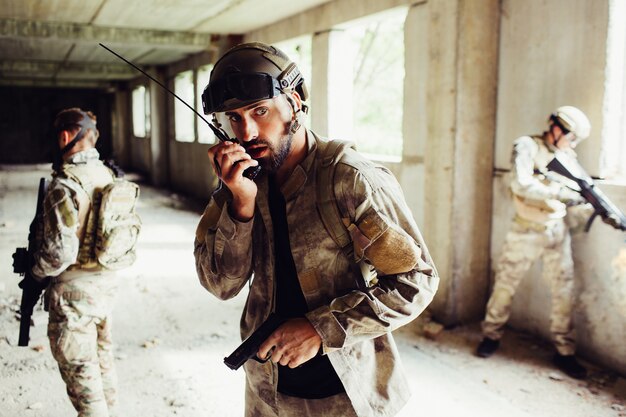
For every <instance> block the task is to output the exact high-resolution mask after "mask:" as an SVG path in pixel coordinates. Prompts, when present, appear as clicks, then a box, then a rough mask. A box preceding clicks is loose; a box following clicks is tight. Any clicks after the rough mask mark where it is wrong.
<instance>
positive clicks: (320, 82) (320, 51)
mask: <svg viewBox="0 0 626 417" xmlns="http://www.w3.org/2000/svg"><path fill="white" fill-rule="evenodd" d="M348 41H349V40H348V38H347V36H346V34H345V32H344V31H341V30H328V31H324V32H320V33H316V34H314V35H313V40H312V47H311V55H312V62H313V63H314V65H313V69H312V75H311V78H312V79H311V85H312V86H313V88H314V89H315V91H314V92H313V93H312V94H311V128H312V129H313V131H315V132H316V133H318V134H320V135H322V136H327V137H329V138H334V139H353V138H354V135H353V134H352V130H353V129H352V127H353V123H352V111H353V110H352V105H351V103H352V89H353V82H352V77H353V69H352V66H353V62H354V59H353V58H354V57H353V56H352V53H351V52H349V51H352V49H353V48H349V47H347V45H346V42H348Z"/></svg>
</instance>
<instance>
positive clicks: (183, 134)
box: [174, 70, 196, 142]
mask: <svg viewBox="0 0 626 417" xmlns="http://www.w3.org/2000/svg"><path fill="white" fill-rule="evenodd" d="M174 92H175V93H176V95H177V96H179V97H180V98H181V99H183V100H184V101H186V102H187V103H193V102H194V98H195V97H194V96H195V94H194V83H193V71H191V70H189V71H184V72H181V73H178V74H176V76H175V77H174ZM195 118H196V115H195V114H194V113H193V112H192V111H191V110H190V109H189V108H187V106H185V105H184V104H183V103H181V102H180V100H174V138H175V139H176V140H177V141H178V142H193V141H194V140H195V124H194V123H195V120H194V119H195Z"/></svg>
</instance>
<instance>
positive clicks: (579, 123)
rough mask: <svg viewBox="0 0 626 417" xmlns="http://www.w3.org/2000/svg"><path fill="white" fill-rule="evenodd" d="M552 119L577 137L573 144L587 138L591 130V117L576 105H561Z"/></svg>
mask: <svg viewBox="0 0 626 417" xmlns="http://www.w3.org/2000/svg"><path fill="white" fill-rule="evenodd" d="M550 120H551V121H552V122H553V123H555V124H556V125H558V126H559V127H560V128H561V129H563V130H565V131H567V132H572V133H573V134H574V136H575V139H574V140H573V141H572V145H573V146H576V145H577V144H579V143H580V142H582V141H583V140H585V139H587V138H588V137H589V133H590V132H591V123H590V122H589V119H588V118H587V116H586V115H585V113H583V112H582V111H581V110H580V109H578V108H576V107H574V106H561V107H559V108H558V109H556V111H555V112H554V113H552V115H551V116H550Z"/></svg>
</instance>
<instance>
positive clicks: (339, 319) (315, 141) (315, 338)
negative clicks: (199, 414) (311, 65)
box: [194, 43, 438, 417]
mask: <svg viewBox="0 0 626 417" xmlns="http://www.w3.org/2000/svg"><path fill="white" fill-rule="evenodd" d="M306 98H307V92H306V88H305V86H304V83H303V80H302V77H301V75H300V74H299V72H298V71H297V68H296V67H295V65H293V64H292V63H291V62H290V60H289V58H288V57H287V56H286V55H285V54H284V53H283V52H281V51H279V50H278V49H276V48H273V47H271V46H269V45H265V44H260V43H252V44H243V45H240V46H238V47H235V48H234V49H231V50H230V51H229V52H227V53H226V54H225V55H224V56H223V57H222V58H221V59H220V60H219V61H218V62H217V63H216V65H215V67H214V69H213V72H212V73H211V77H210V81H209V85H208V86H207V88H206V90H205V93H204V95H203V101H204V105H205V113H207V114H210V113H213V114H214V116H215V117H214V122H217V123H219V126H220V127H221V128H223V129H225V130H232V132H230V131H229V132H226V133H228V134H229V135H230V137H236V138H237V139H238V140H239V141H240V143H241V144H238V143H234V142H223V143H220V144H218V145H215V146H214V147H212V148H211V149H210V150H209V157H210V159H211V161H212V163H213V166H214V169H215V171H216V173H217V174H218V175H219V177H220V179H221V181H222V186H221V188H220V189H218V191H216V192H215V193H214V194H213V196H212V198H211V200H210V202H209V204H208V206H207V208H206V210H205V212H204V214H203V216H202V218H201V220H200V223H199V225H198V229H197V233H196V239H195V252H194V253H195V258H196V267H197V271H198V276H199V278H200V282H201V284H202V285H203V286H204V287H205V288H206V289H207V290H208V291H210V292H211V293H213V294H214V295H215V296H217V297H218V298H220V299H229V298H232V297H234V296H236V295H237V294H238V293H239V292H240V291H241V290H242V289H244V288H248V287H249V294H248V298H247V302H246V306H245V309H244V312H243V316H242V319H241V336H242V338H245V337H247V336H249V335H250V334H251V333H252V332H253V331H254V330H255V329H256V328H258V327H259V326H260V325H261V323H263V321H264V320H266V318H267V317H268V315H269V314H270V312H275V313H277V314H278V315H280V316H283V317H285V318H288V319H289V320H287V322H286V323H285V324H283V325H282V326H280V327H279V328H278V329H277V330H276V331H275V332H274V333H272V334H271V335H270V336H269V338H268V339H267V340H266V341H265V342H264V343H263V344H261V346H260V348H259V351H258V353H257V356H258V357H260V358H267V357H268V356H269V355H271V358H270V359H271V360H270V361H267V362H266V363H259V362H256V361H253V360H249V361H247V362H246V363H245V365H244V367H245V372H246V405H245V415H246V416H249V417H252V416H259V417H260V416H263V417H267V416H278V415H281V416H321V415H323V416H329V417H334V416H336V417H339V416H342V417H343V416H355V415H356V416H361V417H363V416H392V415H395V414H396V413H397V412H398V411H399V410H400V409H401V408H402V406H403V405H404V404H405V403H406V401H407V400H408V398H409V390H408V384H407V381H406V379H405V377H404V375H403V371H402V366H401V364H400V361H399V357H398V351H397V349H396V345H395V343H394V340H393V337H392V336H391V331H393V330H394V329H397V328H398V327H400V326H402V325H404V324H406V323H408V322H410V321H411V320H413V319H414V318H415V317H417V316H418V315H419V314H420V313H421V312H422V311H423V310H424V309H425V308H426V306H427V305H428V304H429V303H430V301H431V300H432V298H433V295H434V293H435V291H436V288H437V285H438V276H437V272H436V270H435V267H434V266H433V263H432V260H431V258H430V256H429V254H428V250H427V248H426V245H425V244H424V241H423V239H422V237H421V235H420V232H419V230H418V228H417V226H416V224H415V221H414V220H413V217H412V215H411V213H410V211H409V209H408V207H407V205H406V203H405V201H404V197H403V194H402V191H401V189H400V186H399V184H398V183H397V182H396V180H395V179H394V177H393V176H392V175H391V173H390V172H389V171H388V170H386V169H385V168H382V167H380V166H377V165H375V164H373V163H371V162H370V161H368V160H367V159H365V158H363V157H361V156H360V155H359V154H358V153H356V152H355V151H353V150H352V149H346V150H345V154H343V156H342V157H341V158H339V160H333V159H332V158H325V157H324V155H325V154H326V153H325V152H326V150H327V147H328V146H330V145H329V144H330V143H331V142H329V141H327V140H325V139H321V138H319V137H318V136H316V135H315V134H314V133H313V132H311V131H310V130H307V129H305V128H304V127H303V126H302V125H301V121H302V117H303V108H304V104H303V101H304V100H305V99H306ZM259 165H260V166H261V167H262V171H261V174H259V175H258V176H257V177H256V179H255V180H254V181H252V180H250V179H249V178H248V177H247V176H244V175H242V174H243V173H244V171H245V172H246V175H247V173H248V172H250V171H246V170H247V169H250V168H254V167H256V166H259ZM329 165H332V166H330V167H329ZM331 168H332V169H334V181H331V182H329V184H330V185H329V189H330V188H332V191H333V194H334V198H332V199H333V200H335V201H331V203H332V207H333V209H335V208H336V209H337V210H338V212H337V216H338V218H339V216H341V218H340V219H339V220H340V221H341V219H343V225H342V227H344V228H345V230H346V233H349V234H350V236H351V243H350V245H349V248H348V250H345V251H343V250H342V249H341V248H340V247H339V245H338V244H336V243H335V241H334V240H333V238H332V237H331V235H330V234H329V232H328V231H327V229H326V228H325V225H324V219H322V218H321V216H320V214H319V212H318V203H319V201H317V200H318V198H319V197H318V192H320V187H322V185H320V175H319V174H320V172H321V171H320V170H325V169H331ZM323 172H328V171H323ZM321 191H322V192H321V194H324V192H323V190H321ZM329 194H330V193H329ZM358 261H362V262H361V265H365V266H366V267H365V268H364V269H366V270H370V269H369V268H371V270H373V271H374V274H372V275H368V274H367V273H366V274H362V273H361V270H360V269H359V267H358V265H357V262H358ZM364 277H368V278H367V279H364ZM270 352H271V353H270Z"/></svg>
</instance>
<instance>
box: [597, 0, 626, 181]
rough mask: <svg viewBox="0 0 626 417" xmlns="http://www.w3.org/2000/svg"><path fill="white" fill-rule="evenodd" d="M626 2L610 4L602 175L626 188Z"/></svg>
mask: <svg viewBox="0 0 626 417" xmlns="http://www.w3.org/2000/svg"><path fill="white" fill-rule="evenodd" d="M624 19H626V2H623V1H611V2H609V30H608V39H607V51H606V52H607V67H606V85H607V89H606V91H605V96H604V106H603V107H604V109H603V113H604V114H603V116H604V123H603V129H602V151H601V159H600V175H601V176H602V177H604V178H606V179H608V180H611V181H613V182H616V183H619V184H626V163H624V161H626V27H624V24H623V22H624Z"/></svg>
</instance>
